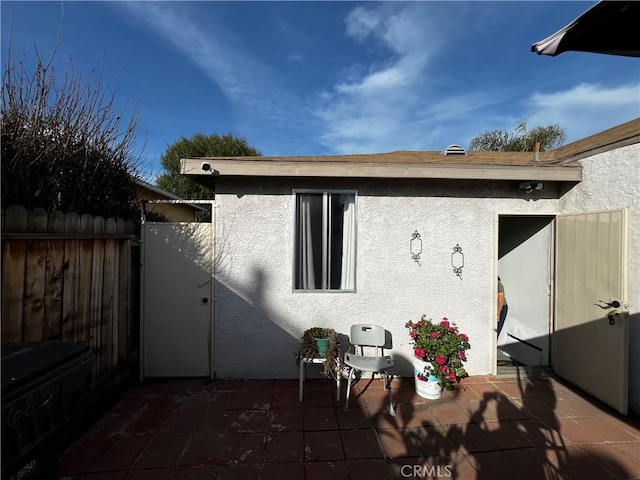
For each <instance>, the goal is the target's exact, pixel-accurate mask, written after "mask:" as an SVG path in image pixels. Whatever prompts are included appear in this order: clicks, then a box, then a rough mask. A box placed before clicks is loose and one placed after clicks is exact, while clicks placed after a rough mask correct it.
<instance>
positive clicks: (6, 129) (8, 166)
mask: <svg viewBox="0 0 640 480" xmlns="http://www.w3.org/2000/svg"><path fill="white" fill-rule="evenodd" d="M54 57H55V50H54V53H53V54H52V55H51V57H50V58H49V59H48V60H45V59H43V57H42V55H41V54H40V53H39V52H38V50H37V49H36V52H35V62H34V63H35V67H33V68H29V67H28V66H27V64H28V62H27V60H26V58H24V57H22V58H21V61H20V62H19V63H17V64H16V63H14V61H13V59H12V57H11V52H10V48H9V54H8V55H7V60H6V61H5V63H4V65H3V75H2V108H1V114H0V115H1V127H0V128H1V132H2V134H1V141H2V173H1V176H2V203H3V205H11V204H15V205H22V206H24V207H25V208H27V209H32V208H43V209H45V210H47V211H52V210H62V211H75V212H77V213H80V214H83V213H89V214H91V215H102V216H106V217H121V218H125V219H130V218H137V217H138V211H137V206H136V193H135V187H134V185H133V182H132V181H131V177H133V176H135V175H136V173H137V163H138V162H139V160H140V152H139V151H137V149H136V144H135V136H136V128H137V111H136V110H135V109H134V111H133V113H132V114H131V115H130V116H129V119H128V121H127V120H125V110H126V109H125V108H124V107H123V108H118V107H116V104H115V92H116V90H115V89H107V88H105V87H104V86H103V84H102V73H101V71H100V72H97V73H96V72H95V71H93V70H92V71H91V73H90V74H89V75H88V76H82V75H81V74H80V73H77V72H74V70H73V68H72V64H71V60H69V62H68V63H67V68H66V70H65V72H64V74H63V75H62V76H61V77H60V78H58V77H56V72H55V70H54V68H53V60H54Z"/></svg>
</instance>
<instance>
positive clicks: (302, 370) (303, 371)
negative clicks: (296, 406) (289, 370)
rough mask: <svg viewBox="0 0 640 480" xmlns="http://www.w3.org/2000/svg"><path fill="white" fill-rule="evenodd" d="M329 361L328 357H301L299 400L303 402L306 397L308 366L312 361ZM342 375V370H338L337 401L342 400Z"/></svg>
mask: <svg viewBox="0 0 640 480" xmlns="http://www.w3.org/2000/svg"><path fill="white" fill-rule="evenodd" d="M326 361H327V359H326V358H312V359H308V358H302V357H300V377H299V385H298V400H300V401H301V402H302V401H303V399H304V380H305V376H306V367H307V365H308V364H310V363H316V364H324V363H325V362H326ZM340 377H342V372H336V402H339V401H340Z"/></svg>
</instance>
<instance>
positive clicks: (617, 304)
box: [594, 300, 620, 310]
mask: <svg viewBox="0 0 640 480" xmlns="http://www.w3.org/2000/svg"><path fill="white" fill-rule="evenodd" d="M601 303H604V305H600V304H601ZM594 305H595V306H596V307H600V308H601V309H603V310H606V309H607V308H620V302H619V301H618V300H614V301H613V302H605V301H604V300H598V303H594Z"/></svg>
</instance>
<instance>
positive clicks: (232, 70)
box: [115, 2, 297, 128]
mask: <svg viewBox="0 0 640 480" xmlns="http://www.w3.org/2000/svg"><path fill="white" fill-rule="evenodd" d="M115 5H117V6H118V7H121V8H123V9H125V10H126V11H127V12H128V13H129V14H131V15H132V16H133V17H134V18H136V19H137V20H139V21H141V22H143V23H146V24H147V25H148V26H149V27H150V28H151V29H152V30H153V31H154V32H155V33H157V34H158V35H160V36H161V37H162V38H164V39H165V40H167V41H168V42H170V43H171V44H172V45H173V46H174V47H175V48H176V49H177V50H178V51H179V52H180V53H182V54H183V55H185V56H186V57H187V58H189V59H190V60H191V61H192V62H193V64H194V65H196V67H198V69H199V70H200V71H202V72H203V73H204V74H205V75H206V76H207V77H208V78H209V79H210V80H211V81H213V82H214V83H215V84H216V85H217V86H218V87H219V88H220V90H221V91H222V93H223V94H224V96H225V97H226V98H227V100H228V101H229V103H230V104H231V106H232V108H234V109H235V110H237V111H240V112H241V113H242V114H243V116H244V118H245V121H247V122H251V121H255V120H256V119H259V121H261V122H270V123H271V124H273V125H280V126H282V127H283V128H295V125H296V124H297V122H296V121H295V119H294V118H292V115H291V109H290V108H289V107H288V105H291V104H295V103H297V100H296V99H295V98H293V95H292V94H291V92H289V91H287V90H286V89H285V88H283V87H282V86H281V84H280V81H279V78H278V75H277V74H276V73H275V72H274V71H273V70H272V69H270V68H269V67H268V66H267V65H265V64H263V63H261V62H259V61H257V60H255V59H254V58H252V57H251V56H250V55H246V54H245V53H244V52H242V51H241V50H240V49H239V48H237V47H236V46H235V45H234V42H233V41H232V35H230V34H229V33H228V32H225V29H224V26H223V25H215V26H214V25H211V23H209V24H208V25H206V27H205V26H202V25H200V24H199V23H198V22H197V21H196V20H195V19H193V18H191V17H189V12H190V10H189V9H188V8H185V7H184V5H183V4H180V5H178V6H177V7H175V8H174V6H173V5H175V4H172V3H169V2H166V3H165V2H149V3H140V2H117V3H116V4H115ZM208 21H209V22H210V21H211V20H210V19H209V20H208ZM293 60H295V58H293ZM276 99H277V101H276Z"/></svg>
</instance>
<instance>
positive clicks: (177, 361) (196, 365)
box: [141, 200, 214, 378]
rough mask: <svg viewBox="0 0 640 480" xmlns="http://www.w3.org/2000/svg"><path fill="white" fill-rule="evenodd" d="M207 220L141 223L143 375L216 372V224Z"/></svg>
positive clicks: (170, 375) (179, 375) (193, 374)
mask: <svg viewBox="0 0 640 480" xmlns="http://www.w3.org/2000/svg"><path fill="white" fill-rule="evenodd" d="M148 203H193V204H195V203H210V204H211V207H212V208H211V216H212V221H211V223H199V222H198V223H197V222H188V223H187V222H180V223H164V222H147V221H143V225H142V237H141V238H142V275H141V277H142V304H141V309H142V312H141V318H142V329H141V352H142V362H141V370H142V372H141V373H142V376H143V377H209V378H213V376H214V362H213V359H214V355H213V353H214V352H213V345H214V342H213V335H214V328H213V325H214V308H213V299H214V281H213V259H214V252H213V248H214V228H213V212H214V209H213V202H212V201H211V202H203V201H201V200H198V201H187V202H183V201H159V202H148Z"/></svg>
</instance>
